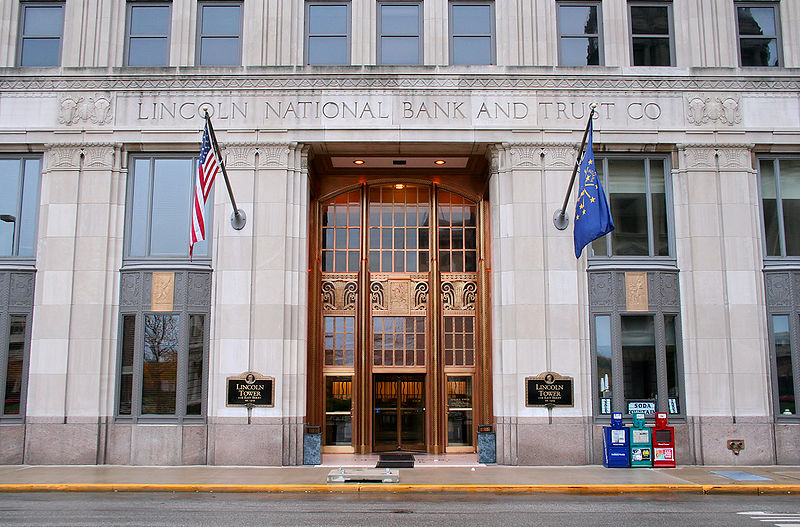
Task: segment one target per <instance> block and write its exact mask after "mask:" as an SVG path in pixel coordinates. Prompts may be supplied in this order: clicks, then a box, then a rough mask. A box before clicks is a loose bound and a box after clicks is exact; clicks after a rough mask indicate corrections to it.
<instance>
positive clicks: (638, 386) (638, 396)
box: [620, 316, 658, 411]
mask: <svg viewBox="0 0 800 527" xmlns="http://www.w3.org/2000/svg"><path fill="white" fill-rule="evenodd" d="M620 322H621V330H622V331H621V341H622V371H623V377H624V379H623V381H624V391H625V406H626V411H627V406H628V403H629V402H632V401H643V402H652V403H655V402H656V394H657V393H658V380H657V378H656V339H655V328H654V325H653V317H652V316H622V317H620Z"/></svg>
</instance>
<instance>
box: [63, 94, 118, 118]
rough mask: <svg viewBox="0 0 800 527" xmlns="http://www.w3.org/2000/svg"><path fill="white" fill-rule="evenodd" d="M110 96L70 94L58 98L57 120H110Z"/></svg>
mask: <svg viewBox="0 0 800 527" xmlns="http://www.w3.org/2000/svg"><path fill="white" fill-rule="evenodd" d="M111 107H112V106H111V98H110V97H106V96H104V95H100V94H94V95H92V96H85V97H81V96H79V95H73V94H70V95H69V96H64V97H60V98H59V99H58V122H59V123H60V124H65V125H67V126H71V125H74V124H78V123H92V124H98V125H99V124H106V123H110V122H111V120H112V112H111Z"/></svg>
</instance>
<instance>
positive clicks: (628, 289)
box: [625, 273, 650, 311]
mask: <svg viewBox="0 0 800 527" xmlns="http://www.w3.org/2000/svg"><path fill="white" fill-rule="evenodd" d="M625 305H626V309H627V310H628V311H647V310H648V309H649V308H650V301H649V296H648V294H647V273H625Z"/></svg>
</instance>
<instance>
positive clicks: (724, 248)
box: [673, 144, 774, 464]
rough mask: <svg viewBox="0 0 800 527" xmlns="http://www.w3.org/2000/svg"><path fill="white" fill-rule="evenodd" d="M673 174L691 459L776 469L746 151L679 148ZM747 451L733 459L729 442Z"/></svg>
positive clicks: (754, 186) (752, 182) (753, 193)
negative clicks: (741, 441)
mask: <svg viewBox="0 0 800 527" xmlns="http://www.w3.org/2000/svg"><path fill="white" fill-rule="evenodd" d="M679 154H680V166H679V167H678V168H676V169H674V170H673V196H674V210H675V240H676V245H677V257H678V267H679V268H680V282H681V319H682V325H681V326H682V327H681V329H682V333H683V364H684V372H685V374H684V379H685V393H686V403H685V405H686V412H687V416H688V417H689V418H690V420H691V421H692V424H693V427H692V433H693V448H694V451H695V457H696V461H697V462H698V463H704V464H762V463H771V462H774V457H773V454H772V452H773V448H772V445H774V442H773V437H772V426H771V417H770V402H769V382H768V371H769V362H768V351H767V350H768V348H767V343H768V338H767V330H766V326H765V316H764V313H765V306H764V293H763V277H762V273H761V261H762V259H761V244H760V233H761V224H760V213H759V203H758V183H757V181H756V172H755V170H754V169H753V168H752V162H751V145H714V144H707V145H702V144H698V145H679ZM734 436H735V438H737V439H742V438H743V439H745V441H746V444H747V445H748V446H749V445H753V447H754V448H750V449H749V451H748V449H747V448H745V450H744V451H742V453H741V454H740V455H738V456H734V455H733V454H732V453H731V452H730V451H728V450H727V448H726V446H727V445H726V439H728V438H733V437H734Z"/></svg>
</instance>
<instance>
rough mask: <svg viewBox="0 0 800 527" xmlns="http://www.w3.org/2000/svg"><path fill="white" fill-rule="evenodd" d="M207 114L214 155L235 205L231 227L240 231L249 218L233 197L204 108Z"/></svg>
mask: <svg viewBox="0 0 800 527" xmlns="http://www.w3.org/2000/svg"><path fill="white" fill-rule="evenodd" d="M203 113H205V119H206V125H208V133H209V134H210V135H211V145H212V146H213V147H214V153H215V154H216V155H217V159H218V160H219V166H220V168H221V169H222V175H223V177H224V178H225V186H226V187H228V195H229V196H230V197H231V204H232V205H233V214H231V227H233V228H234V229H236V230H237V231H240V230H242V229H244V225H245V223H247V216H246V215H245V213H244V211H243V210H242V209H240V208H239V207H237V206H236V198H234V197H233V189H232V188H231V181H230V180H229V179H228V172H227V171H226V170H225V163H223V162H222V152H220V150H219V144H218V143H217V134H215V133H214V126H213V125H212V124H211V116H209V115H208V109H207V108H203Z"/></svg>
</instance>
